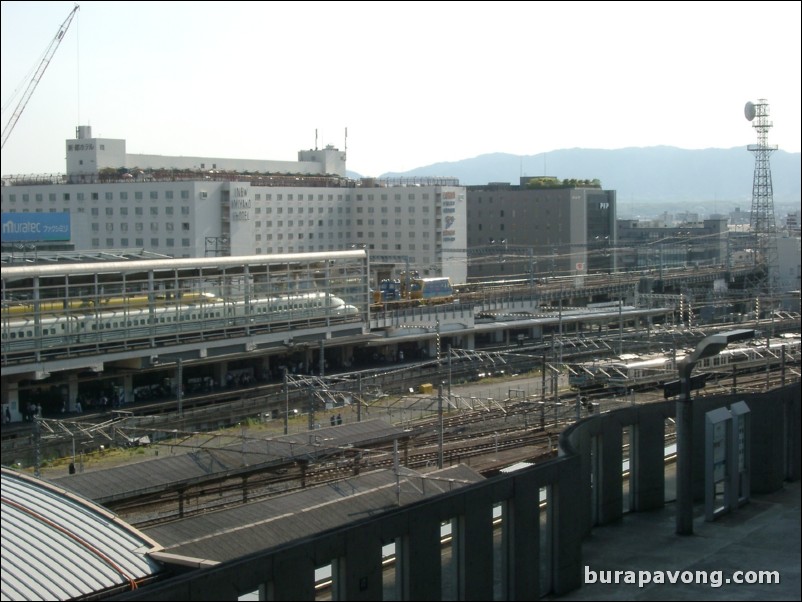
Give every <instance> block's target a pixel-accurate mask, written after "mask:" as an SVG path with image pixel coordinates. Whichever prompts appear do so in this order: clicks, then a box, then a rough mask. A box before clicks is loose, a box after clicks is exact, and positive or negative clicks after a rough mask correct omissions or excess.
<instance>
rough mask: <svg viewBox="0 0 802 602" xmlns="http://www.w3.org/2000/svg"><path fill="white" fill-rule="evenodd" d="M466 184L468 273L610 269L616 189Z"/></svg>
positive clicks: (529, 273) (537, 273)
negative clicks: (467, 185)
mask: <svg viewBox="0 0 802 602" xmlns="http://www.w3.org/2000/svg"><path fill="white" fill-rule="evenodd" d="M530 179H531V178H521V182H520V184H518V185H513V184H508V183H490V184H487V185H484V186H469V187H468V189H467V194H468V198H467V201H468V202H467V224H468V259H469V261H468V278H469V279H471V278H488V277H493V276H497V277H499V278H500V279H507V278H530V277H535V278H544V277H554V276H583V275H586V274H592V273H598V272H609V271H611V270H614V269H615V268H616V258H615V254H614V253H613V248H614V247H615V243H616V229H615V226H616V193H615V191H614V190H602V189H601V188H600V187H598V185H596V184H595V183H588V184H570V185H564V186H554V185H551V186H549V187H532V186H531V185H530V184H529V181H530Z"/></svg>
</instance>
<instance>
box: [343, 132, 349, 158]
mask: <svg viewBox="0 0 802 602" xmlns="http://www.w3.org/2000/svg"><path fill="white" fill-rule="evenodd" d="M343 150H344V151H345V152H346V153H347V152H348V128H347V127H346V128H345V148H344V149H343Z"/></svg>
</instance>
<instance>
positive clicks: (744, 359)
mask: <svg viewBox="0 0 802 602" xmlns="http://www.w3.org/2000/svg"><path fill="white" fill-rule="evenodd" d="M801 342H802V338H800V336H799V335H798V334H793V335H791V336H787V335H783V336H782V337H777V338H772V339H769V340H768V342H766V341H765V340H764V341H761V342H758V341H757V340H756V339H755V341H754V342H752V343H747V344H743V345H732V346H729V347H726V348H725V349H723V350H722V351H721V352H720V353H719V354H718V355H714V356H712V357H706V358H703V359H701V360H700V361H699V362H697V364H696V371H697V372H722V373H732V370H733V367H735V369H736V370H737V372H748V371H753V370H759V369H765V367H766V366H767V365H768V366H769V367H775V366H778V365H779V364H780V363H781V362H782V361H783V351H782V348H783V347H784V348H785V361H786V362H787V363H789V364H798V363H799V361H800V343H801ZM687 353H690V351H685V350H677V352H676V353H673V352H670V353H659V354H651V355H637V354H625V355H622V356H619V357H616V358H611V359H605V360H597V361H591V362H583V363H575V364H569V365H568V384H569V386H570V387H571V388H572V389H575V390H579V391H593V390H604V389H609V390H614V391H628V390H643V389H651V388H656V387H660V386H662V385H663V384H665V383H666V382H670V381H674V380H677V378H678V372H677V365H678V364H679V362H680V361H682V359H683V358H684V357H685V355H686V354H687Z"/></svg>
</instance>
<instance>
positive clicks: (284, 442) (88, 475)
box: [52, 419, 406, 504]
mask: <svg viewBox="0 0 802 602" xmlns="http://www.w3.org/2000/svg"><path fill="white" fill-rule="evenodd" d="M405 435H406V433H405V432H404V431H403V430H402V429H400V428H398V427H395V426H392V425H390V424H388V423H387V422H385V421H383V420H379V419H374V420H366V421H363V422H356V423H350V424H347V425H341V426H335V427H325V428H320V429H315V430H312V431H305V432H303V433H297V434H293V435H285V436H282V437H278V438H274V439H270V440H266V439H262V440H260V439H258V438H254V439H248V440H246V442H245V445H244V446H243V444H242V443H234V444H231V445H229V446H226V447H225V448H217V449H214V448H208V449H206V448H199V449H197V450H196V451H191V452H189V453H181V454H180V455H177V456H160V457H159V458H154V459H151V460H146V461H143V462H137V463H135V464H128V465H125V466H118V467H115V468H109V469H105V470H96V471H92V472H85V473H77V474H72V475H68V476H64V477H59V478H56V479H52V482H53V483H55V484H57V485H58V486H60V487H65V488H67V489H70V490H71V491H75V492H76V493H79V494H80V495H83V496H85V497H87V498H89V499H92V500H95V501H96V502H99V503H102V504H107V503H110V502H112V501H115V500H119V499H125V498H128V497H130V496H132V495H142V494H145V493H149V492H156V491H162V490H164V489H165V488H168V487H171V486H173V487H174V486H178V485H186V484H191V483H196V482H200V481H203V480H206V479H209V478H212V477H222V476H226V475H227V474H236V473H239V472H250V471H253V470H255V469H256V468H257V467H267V466H270V465H282V464H286V463H289V462H293V461H297V460H305V459H310V458H314V459H320V458H322V457H325V456H327V455H333V454H338V453H342V448H348V447H357V448H359V447H365V446H369V445H374V444H376V443H379V442H386V441H392V440H393V439H396V438H400V437H403V436H405Z"/></svg>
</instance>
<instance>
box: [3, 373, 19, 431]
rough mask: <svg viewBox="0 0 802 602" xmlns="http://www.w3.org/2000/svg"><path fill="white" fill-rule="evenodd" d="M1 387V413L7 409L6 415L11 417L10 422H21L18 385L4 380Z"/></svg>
mask: <svg viewBox="0 0 802 602" xmlns="http://www.w3.org/2000/svg"><path fill="white" fill-rule="evenodd" d="M2 387H3V388H2V391H3V413H5V411H6V407H7V408H8V413H9V414H10V415H11V422H19V421H20V420H22V412H20V408H19V383H17V382H16V381H11V380H10V379H7V378H5V379H3V380H2Z"/></svg>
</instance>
